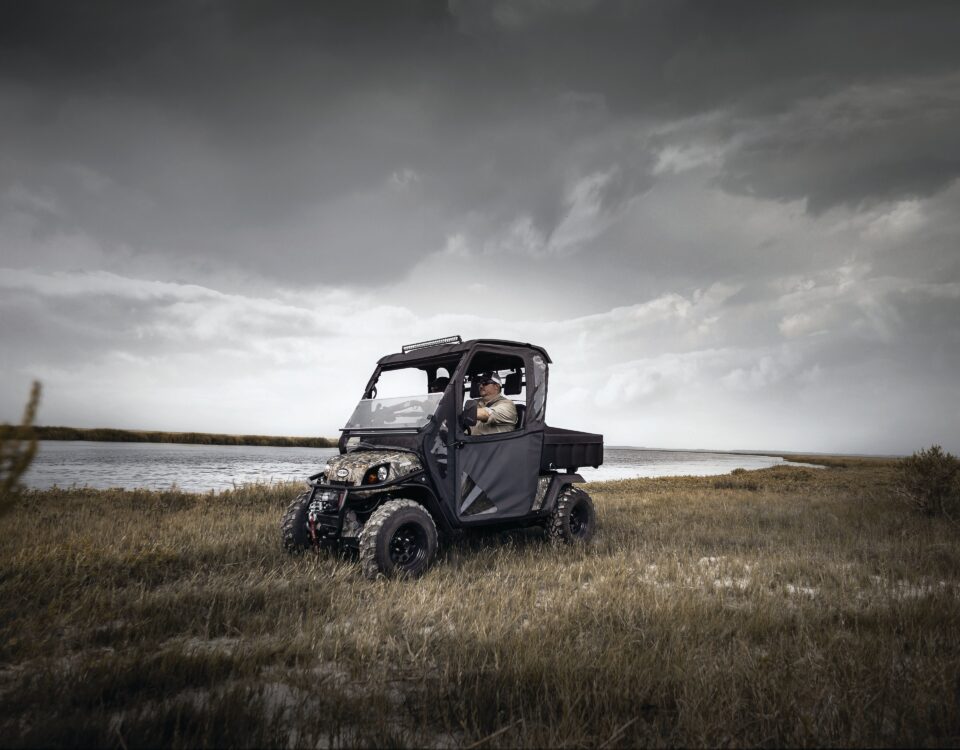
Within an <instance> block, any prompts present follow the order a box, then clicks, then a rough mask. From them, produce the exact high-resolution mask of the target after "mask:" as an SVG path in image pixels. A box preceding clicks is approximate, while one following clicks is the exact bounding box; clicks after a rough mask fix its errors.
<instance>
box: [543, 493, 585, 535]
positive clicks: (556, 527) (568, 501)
mask: <svg viewBox="0 0 960 750" xmlns="http://www.w3.org/2000/svg"><path fill="white" fill-rule="evenodd" d="M596 528H597V512H596V510H594V507H593V500H591V499H590V495H588V494H587V493H586V492H584V491H583V490H581V489H579V488H578V487H567V488H566V489H565V490H563V492H562V493H560V497H558V498H557V503H556V505H554V506H553V511H551V513H550V518H549V519H548V521H547V534H548V535H549V536H550V539H551V540H552V541H554V542H556V543H561V544H562V543H566V544H586V543H587V542H589V541H590V540H591V539H592V538H593V533H594V531H596Z"/></svg>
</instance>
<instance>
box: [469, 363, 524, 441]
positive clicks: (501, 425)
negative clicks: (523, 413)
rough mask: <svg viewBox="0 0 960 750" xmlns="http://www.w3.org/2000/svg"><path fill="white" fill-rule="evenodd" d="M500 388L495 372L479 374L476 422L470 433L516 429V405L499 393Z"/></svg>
mask: <svg viewBox="0 0 960 750" xmlns="http://www.w3.org/2000/svg"><path fill="white" fill-rule="evenodd" d="M502 389H503V385H502V383H501V381H500V376H499V375H498V374H497V373H495V372H485V373H483V374H482V375H481V376H480V403H479V404H477V423H476V424H475V425H474V426H473V427H471V428H470V434H471V435H493V434H495V433H498V432H510V431H511V430H515V429H517V407H516V406H514V403H513V401H511V400H510V399H508V398H507V397H506V396H504V395H503V394H502V393H501V390H502Z"/></svg>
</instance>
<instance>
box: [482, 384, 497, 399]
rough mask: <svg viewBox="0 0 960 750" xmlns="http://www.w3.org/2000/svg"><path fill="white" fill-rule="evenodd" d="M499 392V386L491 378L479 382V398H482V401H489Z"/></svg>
mask: <svg viewBox="0 0 960 750" xmlns="http://www.w3.org/2000/svg"><path fill="white" fill-rule="evenodd" d="M499 392H500V386H499V385H497V384H496V383H494V382H493V381H492V380H490V381H487V382H486V383H481V384H480V398H482V399H483V400H484V401H489V400H490V399H492V398H494V397H495V396H496V395H497V394H498V393H499Z"/></svg>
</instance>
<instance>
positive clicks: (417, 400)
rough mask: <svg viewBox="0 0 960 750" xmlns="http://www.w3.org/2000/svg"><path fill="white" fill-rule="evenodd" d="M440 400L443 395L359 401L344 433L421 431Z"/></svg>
mask: <svg viewBox="0 0 960 750" xmlns="http://www.w3.org/2000/svg"><path fill="white" fill-rule="evenodd" d="M441 398H443V394H442V393H425V394H424V395H422V396H400V397H397V398H364V399H360V403H359V404H357V408H356V409H354V410H353V414H351V415H350V419H348V420H347V424H346V427H344V429H346V430H362V429H367V428H371V427H372V428H378V429H420V428H421V427H423V426H424V425H426V424H427V422H429V421H430V417H431V416H433V414H434V412H436V410H437V404H439V403H440V399H441Z"/></svg>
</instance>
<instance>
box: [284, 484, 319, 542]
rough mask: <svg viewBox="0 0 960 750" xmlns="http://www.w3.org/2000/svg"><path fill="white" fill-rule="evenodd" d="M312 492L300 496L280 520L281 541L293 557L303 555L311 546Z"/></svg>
mask: <svg viewBox="0 0 960 750" xmlns="http://www.w3.org/2000/svg"><path fill="white" fill-rule="evenodd" d="M310 492H311V491H310V490H307V491H306V492H304V493H303V494H302V495H299V496H298V497H297V498H296V499H295V500H294V501H293V502H292V503H290V505H288V506H287V510H286V512H285V513H284V514H283V518H282V519H281V520H280V539H281V541H282V542H283V548H284V549H285V550H286V551H287V552H289V553H290V554H291V555H298V554H302V553H303V551H304V550H306V549H307V548H308V547H309V546H310V527H309V526H308V525H307V524H308V522H309V515H310Z"/></svg>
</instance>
